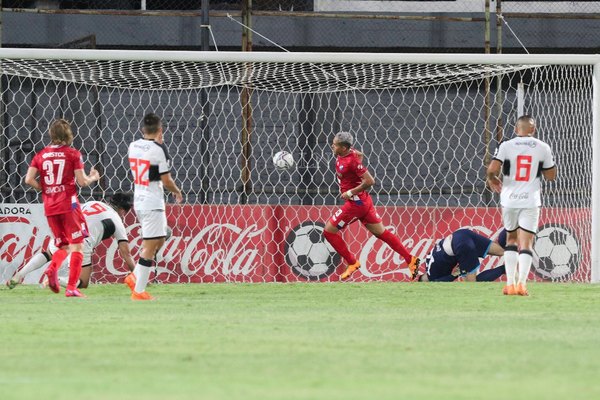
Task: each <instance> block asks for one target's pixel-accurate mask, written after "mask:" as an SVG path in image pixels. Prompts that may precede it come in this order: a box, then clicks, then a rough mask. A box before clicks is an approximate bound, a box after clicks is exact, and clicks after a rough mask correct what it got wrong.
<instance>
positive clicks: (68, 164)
mask: <svg viewBox="0 0 600 400" xmlns="http://www.w3.org/2000/svg"><path fill="white" fill-rule="evenodd" d="M31 167H33V168H36V169H37V170H38V172H39V174H40V184H41V185H42V201H43V202H44V212H45V214H46V216H50V215H58V214H65V213H68V212H70V211H71V210H72V209H74V208H77V207H79V200H78V199H77V186H76V185H75V170H78V169H83V160H82V158H81V153H80V152H79V150H77V149H74V148H73V147H70V146H64V145H50V146H47V147H45V148H44V149H43V150H42V151H40V152H39V153H37V154H36V155H35V156H34V157H33V160H32V161H31Z"/></svg>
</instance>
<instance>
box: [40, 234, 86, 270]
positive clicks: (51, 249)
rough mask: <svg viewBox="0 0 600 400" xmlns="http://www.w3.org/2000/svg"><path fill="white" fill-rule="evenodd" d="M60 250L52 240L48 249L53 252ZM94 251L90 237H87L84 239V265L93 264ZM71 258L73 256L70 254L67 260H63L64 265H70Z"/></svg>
mask: <svg viewBox="0 0 600 400" xmlns="http://www.w3.org/2000/svg"><path fill="white" fill-rule="evenodd" d="M57 250H58V247H56V246H55V245H54V241H51V242H50V244H49V245H48V251H49V252H50V253H52V254H54V253H56V251H57ZM93 251H94V248H93V247H92V244H91V241H90V238H89V237H88V238H85V239H84V240H83V250H82V253H83V262H82V263H81V265H82V266H84V267H85V266H88V265H92V252H93ZM70 260H71V256H68V257H67V258H66V259H65V261H64V262H63V265H65V264H66V265H67V266H68V265H69V262H71V261H70Z"/></svg>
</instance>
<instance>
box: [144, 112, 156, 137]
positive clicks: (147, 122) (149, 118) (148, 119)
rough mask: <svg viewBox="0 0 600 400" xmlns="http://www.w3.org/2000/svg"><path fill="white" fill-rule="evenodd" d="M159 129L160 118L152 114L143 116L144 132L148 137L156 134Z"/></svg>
mask: <svg viewBox="0 0 600 400" xmlns="http://www.w3.org/2000/svg"><path fill="white" fill-rule="evenodd" d="M158 128H160V117H159V116H158V115H156V114H154V113H149V114H146V116H144V131H145V133H148V134H150V135H152V134H154V133H156V132H158Z"/></svg>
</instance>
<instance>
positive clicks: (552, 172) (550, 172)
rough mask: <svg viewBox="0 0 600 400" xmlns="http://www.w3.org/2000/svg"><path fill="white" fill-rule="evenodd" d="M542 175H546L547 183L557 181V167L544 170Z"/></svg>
mask: <svg viewBox="0 0 600 400" xmlns="http://www.w3.org/2000/svg"><path fill="white" fill-rule="evenodd" d="M542 175H544V179H545V180H547V181H553V180H555V179H556V165H555V166H553V167H552V168H549V169H543V170H542Z"/></svg>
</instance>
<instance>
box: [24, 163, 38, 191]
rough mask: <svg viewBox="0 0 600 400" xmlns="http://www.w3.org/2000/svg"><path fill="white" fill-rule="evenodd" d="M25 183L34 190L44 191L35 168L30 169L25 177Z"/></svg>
mask: <svg viewBox="0 0 600 400" xmlns="http://www.w3.org/2000/svg"><path fill="white" fill-rule="evenodd" d="M25 183H26V184H28V185H29V186H31V187H32V188H34V189H35V190H37V191H40V192H41V191H42V185H41V184H40V182H39V181H38V169H37V168H35V167H29V169H28V170H27V175H25Z"/></svg>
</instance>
